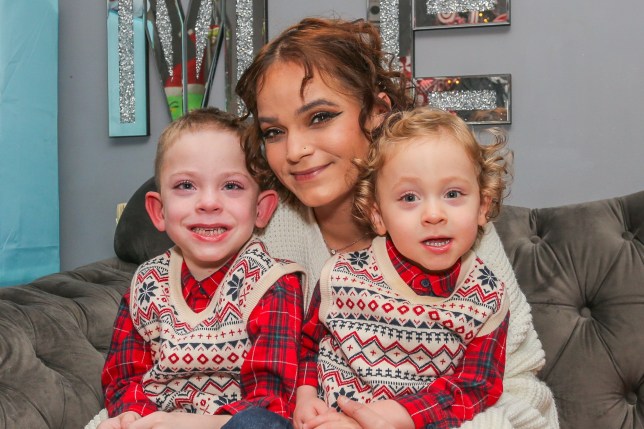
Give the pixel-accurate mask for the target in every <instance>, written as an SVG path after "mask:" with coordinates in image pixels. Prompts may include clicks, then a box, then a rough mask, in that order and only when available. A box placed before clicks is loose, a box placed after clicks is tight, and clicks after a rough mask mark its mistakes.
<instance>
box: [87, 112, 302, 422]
mask: <svg viewBox="0 0 644 429" xmlns="http://www.w3.org/2000/svg"><path fill="white" fill-rule="evenodd" d="M243 130H244V127H243V125H242V124H241V123H240V122H239V121H238V120H237V118H235V117H234V116H232V115H230V114H227V113H224V112H221V111H219V110H217V109H214V108H208V109H201V110H196V111H193V112H190V113H188V114H187V115H185V116H184V117H182V118H180V119H178V120H176V121H174V122H173V123H172V124H170V125H169V126H168V127H167V128H166V129H165V130H164V132H163V133H162V135H161V137H160V139H159V145H158V148H157V156H156V161H155V178H156V184H157V189H158V192H149V193H148V194H147V195H146V199H145V203H146V209H147V212H148V214H149V216H150V218H151V219H152V222H153V223H154V225H155V227H156V228H157V229H159V230H160V231H165V232H167V234H168V236H169V237H170V238H171V239H172V241H173V242H174V243H175V246H174V247H173V248H171V249H170V250H168V251H167V252H166V253H164V254H163V255H160V256H158V257H156V258H153V259H151V260H149V261H147V262H145V263H143V264H142V265H141V266H140V267H139V268H138V269H137V271H136V273H135V275H134V278H133V280H132V286H131V289H130V291H129V292H127V293H126V294H125V296H124V297H123V301H122V303H121V306H120V309H119V313H118V316H117V319H116V323H115V329H114V334H113V338H112V344H111V347H110V351H109V353H108V356H107V361H106V363H105V367H104V370H103V375H102V381H103V387H104V390H105V403H106V408H107V411H108V413H109V416H110V417H111V418H110V419H108V420H106V421H104V422H103V423H101V425H100V426H99V427H100V428H101V429H104V428H105V429H110V428H115V429H120V428H125V427H133V428H134V427H136V428H145V427H152V426H154V425H155V424H160V423H165V424H166V425H167V426H169V427H191V428H198V427H204V428H206V427H207V428H209V429H212V428H219V427H222V426H223V425H224V424H225V425H226V427H233V426H232V425H233V424H234V422H235V421H236V417H237V416H242V415H244V413H241V414H237V413H239V412H240V411H247V412H248V411H252V412H251V416H252V421H254V422H257V421H258V416H257V415H256V414H257V413H256V412H257V410H258V409H259V410H268V411H271V412H273V413H274V414H273V413H269V412H266V413H264V414H262V413H261V412H260V413H259V414H260V415H262V416H263V417H265V418H266V419H268V420H275V419H277V420H278V421H279V422H281V423H280V424H284V426H287V425H288V424H289V423H288V419H290V417H291V414H292V411H293V406H294V393H295V379H296V375H297V366H298V347H297V343H298V340H299V336H300V331H301V323H302V295H301V289H300V278H299V272H301V271H302V270H301V269H300V268H299V267H298V266H297V265H295V264H293V263H287V262H285V261H277V260H275V259H273V258H271V257H270V256H269V255H268V254H267V253H266V249H265V247H264V245H263V244H262V242H261V241H259V240H258V239H257V238H255V237H252V235H253V231H254V228H255V227H257V228H262V227H264V226H266V225H267V223H268V221H269V220H270V218H271V215H272V214H273V211H274V210H275V208H276V206H277V202H278V197H277V194H276V192H275V191H273V190H261V189H260V186H259V185H258V183H256V181H255V180H254V179H253V177H251V176H250V174H249V172H248V170H247V168H246V163H245V159H244V154H243V152H242V149H241V146H240V139H241V134H242V132H243ZM172 411H182V412H181V413H177V412H172ZM231 415H234V416H235V418H233V419H232V420H231V421H230V423H227V422H228V420H230V419H231ZM280 416H281V417H280ZM259 421H261V419H260V420H259ZM131 422H135V423H134V424H132V425H131V426H130V424H131ZM239 423H240V422H237V423H235V424H239ZM155 427H157V426H155ZM159 427H161V426H159ZM163 427H166V426H163ZM235 427H236V426H235Z"/></svg>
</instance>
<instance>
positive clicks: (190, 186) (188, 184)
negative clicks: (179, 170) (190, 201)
mask: <svg viewBox="0 0 644 429" xmlns="http://www.w3.org/2000/svg"><path fill="white" fill-rule="evenodd" d="M194 188H195V187H194V185H193V184H192V183H191V182H188V181H187V180H186V181H183V182H179V183H178V184H177V186H175V189H179V190H182V191H187V190H190V189H194Z"/></svg>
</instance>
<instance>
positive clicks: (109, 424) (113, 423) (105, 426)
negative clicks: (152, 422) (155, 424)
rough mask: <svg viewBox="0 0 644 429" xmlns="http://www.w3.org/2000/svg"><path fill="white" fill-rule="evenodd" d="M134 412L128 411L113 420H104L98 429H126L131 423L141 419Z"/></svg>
mask: <svg viewBox="0 0 644 429" xmlns="http://www.w3.org/2000/svg"><path fill="white" fill-rule="evenodd" d="M140 418H141V416H140V415H139V414H138V413H135V412H134V411H126V412H124V413H122V414H119V415H118V416H116V417H112V418H111V419H107V420H103V421H102V422H101V423H100V424H99V425H98V427H97V428H96V429H125V428H126V427H127V426H128V425H129V424H130V423H132V422H134V421H136V420H138V419H140Z"/></svg>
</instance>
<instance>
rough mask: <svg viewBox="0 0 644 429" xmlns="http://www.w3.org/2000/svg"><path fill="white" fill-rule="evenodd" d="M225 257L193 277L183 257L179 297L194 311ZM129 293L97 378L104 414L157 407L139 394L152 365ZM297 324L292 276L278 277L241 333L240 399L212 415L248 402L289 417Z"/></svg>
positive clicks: (215, 282) (297, 293) (213, 285)
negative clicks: (247, 344) (244, 341)
mask: <svg viewBox="0 0 644 429" xmlns="http://www.w3.org/2000/svg"><path fill="white" fill-rule="evenodd" d="M234 259H235V258H234V257H233V258H231V260H230V261H229V262H228V263H227V264H226V265H224V266H223V267H222V268H220V269H219V270H218V271H217V272H215V273H213V274H212V275H211V276H210V277H208V278H206V279H203V280H202V281H197V280H195V278H194V277H193V276H192V274H190V271H189V270H188V267H187V266H186V263H185V261H184V263H183V266H182V268H181V284H182V290H183V297H184V298H185V300H186V303H187V304H188V305H189V306H190V308H191V309H192V310H193V311H195V312H199V311H202V310H203V309H204V308H206V307H207V306H208V304H209V302H210V297H211V296H212V295H213V294H214V293H215V291H216V290H217V287H218V286H219V284H220V283H221V281H222V280H223V278H224V276H225V275H226V272H227V271H228V269H229V268H230V266H231V264H232V261H233V260H234ZM129 300H130V293H129V292H126V293H125V295H124V296H123V299H122V301H121V305H120V307H119V310H118V315H117V317H116V322H115V324H114V333H113V336H112V344H111V346H110V350H109V353H108V355H107V360H106V361H105V367H104V368H103V375H102V382H103V389H104V391H105V406H106V408H107V411H108V413H109V415H110V416H116V415H119V414H121V413H123V412H125V411H135V412H137V413H139V414H140V415H141V416H145V415H148V414H150V413H153V412H154V411H157V410H158V409H157V406H156V405H155V404H154V403H153V402H151V401H150V400H149V399H148V397H147V395H146V394H145V393H144V392H143V387H142V385H141V380H142V378H143V375H145V373H146V372H147V371H148V370H149V369H150V368H151V367H152V365H153V362H152V355H151V350H150V344H149V343H147V342H146V341H145V340H143V338H142V337H141V335H140V334H139V333H138V332H137V330H136V329H135V328H134V326H133V324H132V319H131V317H130V310H129V308H130V307H129ZM301 326H302V292H301V288H300V282H299V279H298V277H297V276H296V275H294V274H289V275H286V276H283V277H282V278H280V279H279V280H278V281H277V282H276V283H275V284H274V285H273V286H271V288H270V289H269V290H268V291H267V292H266V294H264V296H263V297H262V299H261V300H260V301H259V303H258V304H257V307H255V309H254V310H253V311H252V313H251V315H250V318H249V320H248V325H247V331H248V337H249V338H250V340H251V344H252V346H251V349H250V350H249V352H248V356H247V357H246V359H245V360H244V363H243V364H242V368H241V373H240V380H241V389H242V396H243V399H242V400H240V401H237V402H233V403H231V404H228V405H226V406H223V407H221V408H220V409H219V410H218V411H217V413H218V414H235V413H237V412H239V411H242V410H244V409H246V408H248V407H251V406H258V407H262V408H267V409H268V410H270V411H273V412H275V413H277V414H280V415H282V416H284V417H286V418H291V416H292V414H293V408H294V406H295V388H296V386H295V380H296V378H297V369H298V338H299V334H300V331H301Z"/></svg>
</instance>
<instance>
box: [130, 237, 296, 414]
mask: <svg viewBox="0 0 644 429" xmlns="http://www.w3.org/2000/svg"><path fill="white" fill-rule="evenodd" d="M182 262H183V258H182V256H181V252H180V251H179V250H178V249H177V248H173V249H170V250H169V251H168V252H166V253H164V254H163V255H160V256H158V257H156V258H154V259H151V260H150V261H148V262H146V263H144V264H142V265H141V266H140V267H139V268H138V270H137V272H136V273H135V276H134V279H133V283H132V287H131V294H132V299H131V300H130V313H131V315H132V321H133V323H134V326H135V328H136V329H137V331H138V332H139V333H140V334H141V336H142V337H143V339H144V340H145V341H147V342H149V343H150V346H151V350H152V359H153V361H154V365H153V367H152V368H151V369H150V370H149V371H148V372H147V373H146V374H145V375H144V377H143V383H142V384H143V388H144V391H145V393H146V394H147V395H148V397H149V398H150V400H152V401H153V402H155V403H156V405H157V406H158V407H159V410H162V411H175V410H180V411H185V412H190V413H199V414H214V413H215V412H216V411H217V409H218V408H220V407H221V406H223V405H226V404H229V403H231V402H234V401H238V400H240V399H241V391H240V380H239V374H240V371H241V366H242V364H243V362H244V359H245V358H246V356H247V354H248V351H249V349H250V347H251V344H250V340H249V338H248V335H247V332H246V323H247V321H248V317H249V316H250V313H251V312H252V310H253V308H254V307H255V306H256V305H257V303H258V302H259V301H260V299H261V297H262V296H263V295H264V294H265V293H266V291H267V290H268V289H269V288H270V287H271V286H272V285H273V284H274V283H275V282H276V281H277V280H278V279H279V278H280V277H281V276H283V275H284V274H287V273H289V272H295V271H299V267H297V266H296V265H295V264H289V263H282V262H281V261H277V260H275V259H272V258H271V257H270V256H269V255H268V254H267V252H266V249H265V247H264V245H263V244H262V243H261V241H259V240H251V241H250V242H249V243H248V244H247V245H246V247H245V248H244V249H242V250H241V251H240V254H239V256H238V257H237V259H236V260H235V261H234V262H233V264H232V266H231V267H230V269H229V270H228V272H227V273H226V276H225V277H224V279H223V280H222V282H221V284H220V285H219V287H218V288H217V290H216V292H215V294H214V295H213V296H212V298H211V302H210V304H209V305H208V307H207V308H205V309H204V310H203V311H201V312H199V313H194V312H193V311H192V310H191V309H190V307H189V306H188V305H187V304H186V302H185V300H184V299H183V295H182V291H181V279H180V276H181V265H182Z"/></svg>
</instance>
